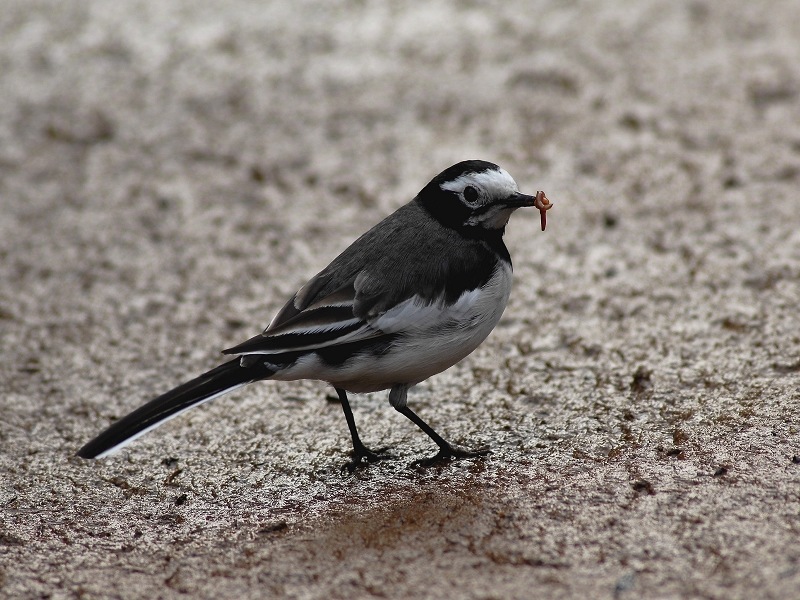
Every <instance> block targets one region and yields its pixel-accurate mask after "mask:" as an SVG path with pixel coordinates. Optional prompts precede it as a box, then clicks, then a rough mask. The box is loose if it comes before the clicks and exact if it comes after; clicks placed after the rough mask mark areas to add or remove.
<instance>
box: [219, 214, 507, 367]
mask: <svg viewBox="0 0 800 600" xmlns="http://www.w3.org/2000/svg"><path fill="white" fill-rule="evenodd" d="M422 211H423V209H422V208H420V207H419V206H418V205H417V203H415V202H412V203H410V204H407V205H405V206H404V207H402V208H400V209H399V210H397V211H396V212H395V213H393V214H392V215H390V216H389V217H387V218H386V219H384V220H383V221H382V222H381V223H379V224H378V225H376V226H375V227H373V228H372V229H370V230H369V231H368V232H366V233H365V234H364V235H362V236H361V237H360V238H358V239H357V240H356V241H355V242H353V244H352V245H350V246H349V247H348V248H347V249H346V250H345V251H344V252H342V253H341V254H340V255H339V256H337V257H336V258H335V259H334V260H333V261H332V262H331V264H330V265H328V266H327V267H326V268H325V269H323V270H322V271H321V272H320V273H318V274H317V275H316V276H315V277H314V278H312V279H311V280H310V281H309V282H308V283H306V284H305V285H304V286H303V287H301V288H300V289H299V290H298V291H297V293H296V294H295V295H294V296H292V298H291V299H290V300H289V301H288V302H287V303H286V305H285V306H284V307H283V308H282V309H281V310H280V311H278V314H277V315H275V317H274V318H273V319H272V322H271V323H270V324H269V326H268V327H267V328H266V329H265V330H264V332H263V333H262V334H260V335H257V336H255V337H253V338H251V339H249V340H247V341H246V342H244V343H242V344H239V345H238V346H234V347H233V348H229V349H227V350H224V351H223V352H224V353H225V354H275V353H280V352H294V351H303V350H311V349H314V348H322V347H327V346H332V345H336V344H343V343H349V342H355V341H361V340H366V339H369V338H372V337H377V336H380V335H384V334H385V333H386V332H384V331H382V330H381V327H380V326H381V325H382V324H383V322H380V317H381V316H382V315H384V314H385V313H386V312H387V311H388V310H390V309H392V308H393V307H395V306H397V305H399V304H400V303H402V302H404V301H406V300H409V299H412V298H413V299H414V301H415V302H416V303H417V304H418V305H420V306H421V307H424V306H426V305H429V304H432V303H434V302H435V301H437V300H438V299H440V298H443V297H446V298H448V299H449V300H453V301H454V300H455V299H456V298H457V297H458V296H459V294H460V293H461V291H463V289H464V286H465V285H466V289H474V288H476V287H478V285H480V283H481V282H483V281H485V280H488V278H489V277H490V276H491V273H492V272H493V271H494V262H493V261H489V262H488V263H487V269H486V272H485V273H483V272H482V271H480V270H476V269H475V267H474V266H475V264H476V261H475V252H478V251H480V250H481V247H480V245H478V244H474V245H472V246H468V247H466V248H464V247H463V243H462V247H461V248H460V250H459V251H458V252H454V251H453V244H454V243H456V240H455V239H454V235H455V234H454V233H451V232H449V231H447V230H444V229H443V228H437V227H438V226H436V225H435V224H431V223H430V222H424V219H425V216H424V215H423V214H422ZM484 252H485V251H484ZM411 255H416V256H422V257H425V259H424V260H419V259H417V260H409V256H411ZM473 282H474V283H473ZM451 284H453V289H452V290H451V289H450V288H448V286H449V285H451ZM384 322H385V321H384ZM409 325H410V326H412V325H413V324H409ZM402 327H403V323H402V322H397V321H396V320H393V321H392V326H391V329H392V330H393V331H395V332H396V331H397V330H398V329H399V330H402Z"/></svg>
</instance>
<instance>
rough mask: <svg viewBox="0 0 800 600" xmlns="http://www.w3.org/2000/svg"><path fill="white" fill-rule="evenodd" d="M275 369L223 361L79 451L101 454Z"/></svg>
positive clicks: (85, 454) (94, 455) (83, 455)
mask: <svg viewBox="0 0 800 600" xmlns="http://www.w3.org/2000/svg"><path fill="white" fill-rule="evenodd" d="M273 374H274V371H273V370H270V369H269V367H267V366H265V365H264V363H263V362H259V363H256V364H251V365H249V366H241V361H240V359H239V358H235V359H233V360H232V361H229V362H226V363H223V364H221V365H220V366H218V367H217V368H216V369H212V370H210V371H209V372H208V373H203V374H202V375H200V377H197V378H195V379H192V380H191V381H187V382H186V383H184V384H183V385H179V386H178V387H176V388H175V389H173V390H170V391H169V392H167V393H166V394H162V395H161V396H159V397H158V398H155V399H153V400H151V401H150V402H148V403H147V404H145V405H144V406H142V407H140V408H137V409H136V410H135V411H133V412H132V413H130V414H129V415H127V416H126V417H123V418H121V419H120V420H119V421H117V422H116V423H113V424H112V425H111V426H110V427H109V428H108V429H106V430H105V431H103V432H102V433H101V434H100V435H98V436H97V437H96V438H94V439H93V440H92V441H90V442H89V443H88V444H86V445H85V446H84V447H83V448H81V449H80V450H79V451H78V456H80V457H81V458H103V457H105V456H108V455H110V454H113V453H114V452H116V451H117V450H119V449H120V448H122V447H123V446H126V445H128V444H130V443H131V442H132V441H133V440H135V439H136V438H138V437H140V436H142V435H144V434H145V433H147V432H148V431H150V430H151V429H155V428H156V427H158V426H159V425H161V424H162V423H165V422H166V421H168V420H169V419H172V418H173V417H177V416H178V415H179V414H181V413H182V412H184V411H187V410H189V409H190V408H192V407H193V406H197V405H198V404H201V403H203V402H208V401H209V400H213V399H214V398H216V397H218V396H221V395H222V394H226V393H228V392H230V391H232V390H234V389H236V388H239V387H242V386H243V385H247V384H248V383H252V382H253V381H258V380H259V379H265V378H267V377H269V376H270V375H273Z"/></svg>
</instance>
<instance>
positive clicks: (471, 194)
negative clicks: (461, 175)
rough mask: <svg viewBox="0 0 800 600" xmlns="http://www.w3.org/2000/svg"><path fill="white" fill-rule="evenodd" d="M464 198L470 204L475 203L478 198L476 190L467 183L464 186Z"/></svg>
mask: <svg viewBox="0 0 800 600" xmlns="http://www.w3.org/2000/svg"><path fill="white" fill-rule="evenodd" d="M464 200H466V201H467V202H469V203H470V204H475V202H476V201H477V200H478V190H476V189H475V188H474V187H472V186H471V185H468V186H467V187H465V188H464Z"/></svg>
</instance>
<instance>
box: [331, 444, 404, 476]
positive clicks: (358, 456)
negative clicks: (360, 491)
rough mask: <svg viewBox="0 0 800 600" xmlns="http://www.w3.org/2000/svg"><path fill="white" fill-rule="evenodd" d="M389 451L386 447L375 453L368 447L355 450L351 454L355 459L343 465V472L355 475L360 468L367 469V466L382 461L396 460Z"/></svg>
mask: <svg viewBox="0 0 800 600" xmlns="http://www.w3.org/2000/svg"><path fill="white" fill-rule="evenodd" d="M388 449H389V448H388V447H384V448H379V449H378V450H374V451H373V450H370V449H369V448H367V447H366V446H362V447H360V448H357V449H353V452H352V453H351V455H352V457H353V459H352V460H351V461H349V462H346V463H345V464H343V465H342V471H347V472H348V473H354V472H355V470H356V469H358V468H359V467H366V466H367V465H369V464H371V463H374V462H378V461H380V460H388V459H392V458H395V456H394V455H393V454H391V453H389V452H387V450H388Z"/></svg>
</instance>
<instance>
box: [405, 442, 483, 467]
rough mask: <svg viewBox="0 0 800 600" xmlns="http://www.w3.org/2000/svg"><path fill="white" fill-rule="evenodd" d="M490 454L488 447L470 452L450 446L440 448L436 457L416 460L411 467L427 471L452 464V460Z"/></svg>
mask: <svg viewBox="0 0 800 600" xmlns="http://www.w3.org/2000/svg"><path fill="white" fill-rule="evenodd" d="M490 452H491V449H490V448H488V447H483V448H478V449H477V450H469V449H467V448H461V447H459V446H454V445H452V444H448V445H447V446H445V447H441V448H439V452H437V453H436V455H434V456H431V457H430V458H422V459H420V460H415V461H414V462H413V463H411V466H412V467H417V468H422V469H426V468H428V467H435V466H436V465H441V464H442V463H445V462H450V461H451V460H455V459H459V458H478V457H481V456H486V455H487V454H489V453H490Z"/></svg>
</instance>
